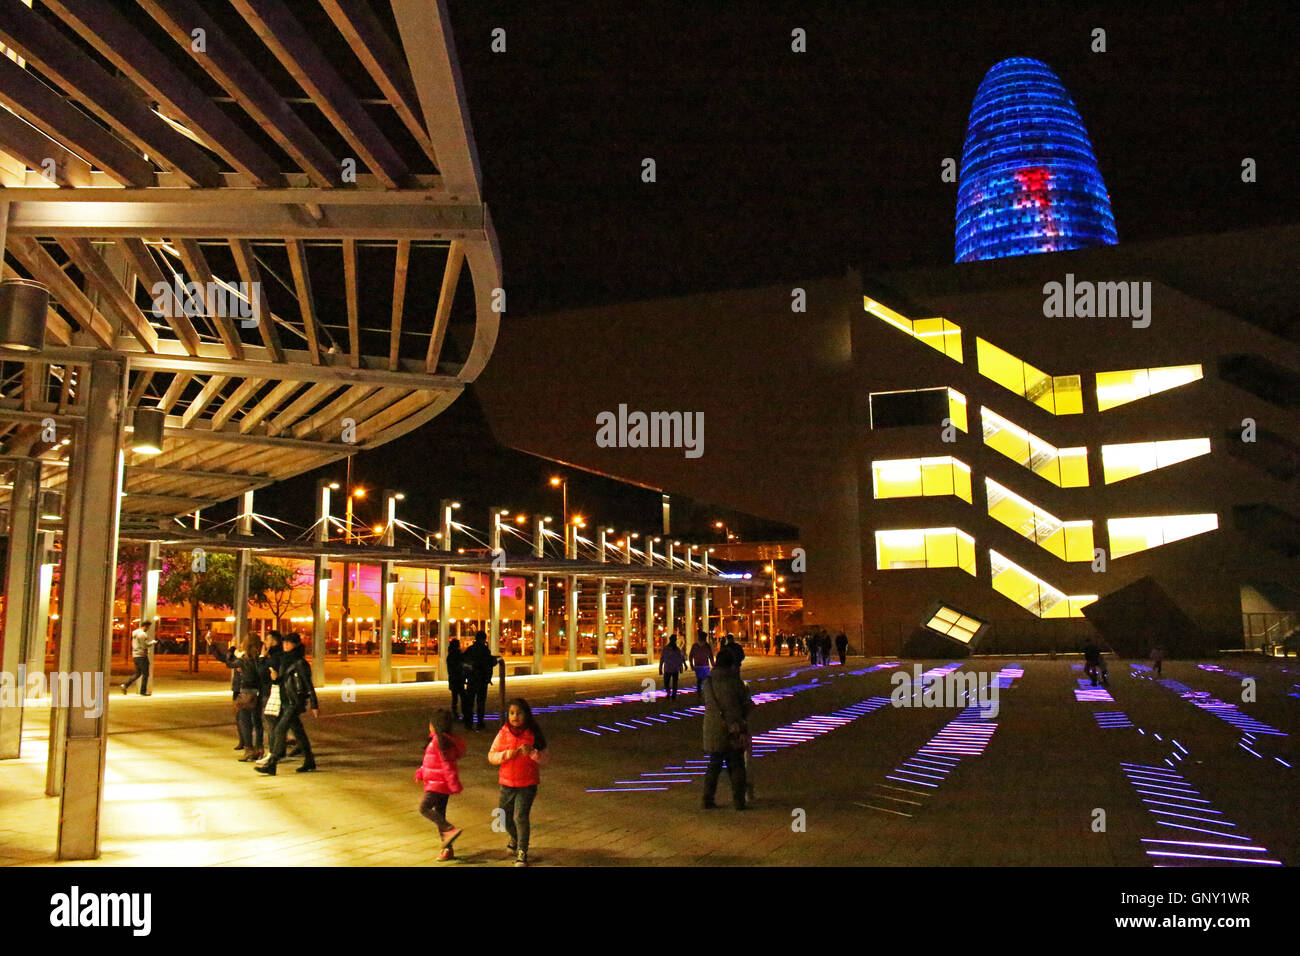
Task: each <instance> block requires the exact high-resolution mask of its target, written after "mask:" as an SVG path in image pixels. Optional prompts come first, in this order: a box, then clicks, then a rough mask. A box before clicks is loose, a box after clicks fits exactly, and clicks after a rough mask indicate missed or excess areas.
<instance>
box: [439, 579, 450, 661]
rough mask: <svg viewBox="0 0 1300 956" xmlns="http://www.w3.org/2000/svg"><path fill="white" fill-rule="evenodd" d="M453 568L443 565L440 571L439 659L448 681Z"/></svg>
mask: <svg viewBox="0 0 1300 956" xmlns="http://www.w3.org/2000/svg"><path fill="white" fill-rule="evenodd" d="M451 581H452V577H451V567H450V566H449V565H443V566H442V567H440V568H439V569H438V659H439V661H441V666H442V675H443V677H445V678H446V679H447V680H450V679H451V678H450V676H449V674H448V672H447V644H448V643H449V642H450V641H451V588H452V585H451Z"/></svg>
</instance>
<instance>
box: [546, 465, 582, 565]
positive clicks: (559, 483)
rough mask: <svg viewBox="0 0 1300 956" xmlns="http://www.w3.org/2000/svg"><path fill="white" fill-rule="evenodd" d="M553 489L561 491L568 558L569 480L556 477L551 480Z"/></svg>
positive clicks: (565, 548)
mask: <svg viewBox="0 0 1300 956" xmlns="http://www.w3.org/2000/svg"><path fill="white" fill-rule="evenodd" d="M551 487H552V488H559V489H560V509H561V510H562V511H563V514H562V515H561V518H560V520H561V521H563V522H564V553H565V556H566V557H567V556H568V553H569V479H568V478H562V477H560V476H559V475H556V476H555V477H553V478H552V479H551ZM575 533H576V532H575Z"/></svg>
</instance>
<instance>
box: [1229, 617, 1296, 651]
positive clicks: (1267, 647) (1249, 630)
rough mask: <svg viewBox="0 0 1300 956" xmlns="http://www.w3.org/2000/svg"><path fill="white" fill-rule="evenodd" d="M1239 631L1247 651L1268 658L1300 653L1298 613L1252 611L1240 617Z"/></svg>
mask: <svg viewBox="0 0 1300 956" xmlns="http://www.w3.org/2000/svg"><path fill="white" fill-rule="evenodd" d="M1241 630H1242V637H1243V640H1244V641H1245V647H1246V650H1248V651H1259V652H1260V653H1262V654H1264V655H1266V656H1269V657H1285V656H1288V655H1290V654H1296V653H1298V652H1300V612H1296V611H1267V612H1266V611H1252V612H1250V613H1246V614H1243V615H1241Z"/></svg>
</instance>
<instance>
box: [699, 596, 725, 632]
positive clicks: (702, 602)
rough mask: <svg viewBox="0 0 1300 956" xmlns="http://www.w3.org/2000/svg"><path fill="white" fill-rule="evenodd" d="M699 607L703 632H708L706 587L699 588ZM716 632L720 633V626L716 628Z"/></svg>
mask: <svg viewBox="0 0 1300 956" xmlns="http://www.w3.org/2000/svg"><path fill="white" fill-rule="evenodd" d="M700 609H701V611H702V613H701V615H700V617H701V618H702V619H703V621H704V633H705V634H708V633H709V589H708V588H707V587H703V588H700ZM718 633H719V634H721V633H722V628H721V627H719V628H718Z"/></svg>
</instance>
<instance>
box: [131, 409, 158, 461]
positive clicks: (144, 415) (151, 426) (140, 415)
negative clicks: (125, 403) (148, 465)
mask: <svg viewBox="0 0 1300 956" xmlns="http://www.w3.org/2000/svg"><path fill="white" fill-rule="evenodd" d="M166 420H167V413H166V412H164V411H163V410H162V409H161V408H144V407H137V408H136V410H135V415H134V416H133V417H132V420H131V421H132V426H133V431H134V433H133V435H132V436H131V450H132V451H133V452H135V453H136V454H137V455H161V454H162V450H163V448H162V446H163V425H164V423H165V422H166Z"/></svg>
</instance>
